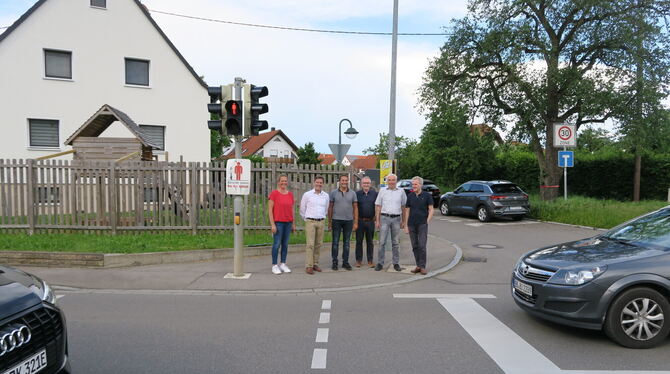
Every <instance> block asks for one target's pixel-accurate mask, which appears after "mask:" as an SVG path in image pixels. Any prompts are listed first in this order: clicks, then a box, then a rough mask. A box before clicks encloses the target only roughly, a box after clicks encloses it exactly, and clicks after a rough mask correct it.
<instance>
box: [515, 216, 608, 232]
mask: <svg viewBox="0 0 670 374" xmlns="http://www.w3.org/2000/svg"><path fill="white" fill-rule="evenodd" d="M526 220H528V221H535V222H541V223H550V224H552V225H560V226H568V227H577V228H580V229H587V230H595V231H607V230H609V229H603V228H600V227H593V226H582V225H573V224H571V223H563V222H554V221H543V220H540V219H533V218H526Z"/></svg>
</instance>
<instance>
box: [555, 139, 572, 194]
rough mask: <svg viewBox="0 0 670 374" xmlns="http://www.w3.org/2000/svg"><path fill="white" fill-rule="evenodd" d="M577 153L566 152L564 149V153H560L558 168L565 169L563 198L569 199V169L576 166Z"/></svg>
mask: <svg viewBox="0 0 670 374" xmlns="http://www.w3.org/2000/svg"><path fill="white" fill-rule="evenodd" d="M574 160H575V153H574V152H573V151H566V149H565V147H563V150H562V151H559V152H558V166H559V167H562V168H563V198H564V199H565V200H567V199H568V168H571V167H573V166H574V162H575V161H574Z"/></svg>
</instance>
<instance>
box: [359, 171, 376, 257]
mask: <svg viewBox="0 0 670 374" xmlns="http://www.w3.org/2000/svg"><path fill="white" fill-rule="evenodd" d="M371 186H372V181H371V180H370V177H363V179H361V189H360V190H358V191H356V198H357V199H358V230H356V267H357V268H358V267H361V264H362V263H363V240H364V239H365V244H366V250H367V259H368V266H369V267H371V268H373V267H375V265H374V262H373V261H372V257H373V253H374V250H375V247H374V242H373V238H374V236H375V200H377V191H375V189H374V188H372V187H371Z"/></svg>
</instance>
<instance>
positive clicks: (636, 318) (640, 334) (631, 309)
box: [620, 298, 665, 341]
mask: <svg viewBox="0 0 670 374" xmlns="http://www.w3.org/2000/svg"><path fill="white" fill-rule="evenodd" d="M620 321H621V327H622V328H623V330H624V332H625V333H626V335H628V336H629V337H630V338H632V339H635V340H639V341H645V340H649V339H652V338H654V337H655V336H656V335H658V333H659V332H660V331H661V329H662V328H663V322H664V321H665V318H664V316H663V310H662V309H661V307H660V306H659V305H658V304H657V303H656V302H655V301H654V300H651V299H648V298H638V299H634V300H632V301H631V302H629V303H628V304H627V305H626V306H625V307H624V308H623V310H622V311H621V318H620Z"/></svg>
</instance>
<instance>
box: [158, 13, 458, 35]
mask: <svg viewBox="0 0 670 374" xmlns="http://www.w3.org/2000/svg"><path fill="white" fill-rule="evenodd" d="M149 11H150V12H152V13H158V14H165V15H169V16H174V17H181V18H188V19H193V20H198V21H207V22H216V23H225V24H229V25H237V26H247V27H258V28H265V29H275V30H287V31H303V32H314V33H327V34H348V35H393V33H391V32H373V31H349V30H327V29H310V28H303V27H289V26H274V25H263V24H258V23H247V22H236V21H227V20H222V19H214V18H206V17H197V16H190V15H187V14H180V13H173V12H166V11H162V10H156V9H149ZM398 35H403V36H446V35H449V34H446V33H420V32H402V33H398Z"/></svg>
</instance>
